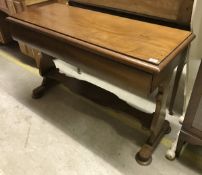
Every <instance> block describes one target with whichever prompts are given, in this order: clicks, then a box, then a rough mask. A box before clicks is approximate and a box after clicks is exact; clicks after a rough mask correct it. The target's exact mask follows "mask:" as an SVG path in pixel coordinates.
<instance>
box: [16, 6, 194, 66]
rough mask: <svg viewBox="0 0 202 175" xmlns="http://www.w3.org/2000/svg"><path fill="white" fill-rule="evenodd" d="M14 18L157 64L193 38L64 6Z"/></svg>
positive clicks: (46, 8)
mask: <svg viewBox="0 0 202 175" xmlns="http://www.w3.org/2000/svg"><path fill="white" fill-rule="evenodd" d="M13 17H15V18H17V19H20V20H22V21H26V22H28V23H32V24H34V25H37V26H40V27H43V28H48V29H49V30H52V31H56V32H58V33H62V34H64V35H67V36H70V37H72V38H76V39H78V40H81V41H84V42H86V43H90V44H93V45H96V46H99V47H102V48H105V49H107V50H111V51H114V52H116V53H120V54H123V55H126V56H129V57H131V58H134V59H139V60H143V61H146V62H150V63H152V64H156V65H158V64H159V63H161V62H162V61H163V60H164V59H165V58H166V57H168V56H169V54H170V53H172V52H173V51H174V50H175V49H176V48H177V47H178V46H179V45H180V44H181V43H183V42H184V41H185V40H186V39H187V38H188V37H189V36H190V35H191V32H189V31H185V30H180V29H174V28H169V27H165V26H160V25H156V24H150V23H146V22H142V21H137V20H132V19H128V18H123V17H117V16H113V15H109V14H103V13H99V12H94V11H90V10H85V9H80V8H77V7H71V6H65V5H61V4H51V5H47V6H44V7H41V8H37V9H33V10H30V11H29V12H26V11H25V12H23V13H20V14H16V15H13ZM58 19H61V20H58Z"/></svg>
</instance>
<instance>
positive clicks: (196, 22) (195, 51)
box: [190, 0, 202, 59]
mask: <svg viewBox="0 0 202 175" xmlns="http://www.w3.org/2000/svg"><path fill="white" fill-rule="evenodd" d="M191 25H192V30H193V32H194V33H195V34H196V38H195V40H194V41H193V43H192V45H191V50H190V58H191V59H200V58H202V0H196V4H195V7H194V11H193V17H192V24H191Z"/></svg>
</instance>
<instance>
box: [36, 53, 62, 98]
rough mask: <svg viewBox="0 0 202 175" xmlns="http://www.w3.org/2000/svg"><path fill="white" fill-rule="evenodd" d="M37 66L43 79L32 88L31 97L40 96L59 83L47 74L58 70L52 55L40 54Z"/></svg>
mask: <svg viewBox="0 0 202 175" xmlns="http://www.w3.org/2000/svg"><path fill="white" fill-rule="evenodd" d="M38 67H39V73H40V75H41V76H42V77H43V81H42V84H41V85H40V86H39V87H37V88H35V89H34V90H33V93H32V98H35V99H37V98H40V97H42V96H43V95H44V93H45V92H46V91H47V90H48V89H50V88H51V87H53V86H55V85H57V84H58V83H59V81H57V80H55V79H53V78H51V77H50V76H49V75H50V74H51V73H53V72H59V69H57V68H56V66H55V63H54V62H53V58H52V57H50V56H48V55H45V54H42V56H41V58H40V60H39V65H38Z"/></svg>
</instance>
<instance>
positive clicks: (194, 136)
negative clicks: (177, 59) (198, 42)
mask: <svg viewBox="0 0 202 175" xmlns="http://www.w3.org/2000/svg"><path fill="white" fill-rule="evenodd" d="M186 142H187V143H191V144H194V145H201V146H202V61H201V65H200V68H199V71H198V74H197V77H196V81H195V83H194V88H193V92H192V95H191V98H190V101H189V105H188V108H187V112H186V115H185V119H184V122H183V125H182V128H181V131H180V135H179V138H178V143H177V150H176V156H179V154H180V152H181V149H182V146H183V145H184V143H186Z"/></svg>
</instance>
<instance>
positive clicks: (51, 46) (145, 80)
mask: <svg viewBox="0 0 202 175" xmlns="http://www.w3.org/2000/svg"><path fill="white" fill-rule="evenodd" d="M10 25H11V33H12V36H13V37H14V39H15V40H18V41H21V42H25V43H27V44H29V45H32V46H33V47H35V48H38V49H39V48H40V50H42V52H44V53H46V54H48V55H51V56H53V57H56V58H60V59H62V60H64V61H66V62H68V63H70V64H72V65H75V66H77V67H80V68H81V69H83V70H84V71H86V72H88V73H90V74H92V75H94V76H96V77H99V78H101V79H103V80H106V81H109V82H111V83H112V84H114V85H117V86H119V87H121V88H123V89H126V90H128V91H130V92H136V93H139V94H142V95H143V94H144V95H145V94H146V95H149V94H150V89H151V83H152V74H150V73H147V72H144V71H141V70H138V69H135V68H134V67H129V66H127V65H124V64H121V63H118V62H114V61H112V60H110V59H106V58H103V57H102V56H99V55H97V54H95V53H91V52H89V51H85V50H83V49H81V48H78V47H75V46H73V45H71V44H69V43H68V42H65V40H61V39H60V38H57V37H55V36H50V35H48V34H47V35H46V34H44V33H41V32H40V31H39V30H34V29H31V28H29V27H27V26H23V25H21V24H17V23H14V22H11V23H10ZM123 82H124V83H123Z"/></svg>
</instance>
